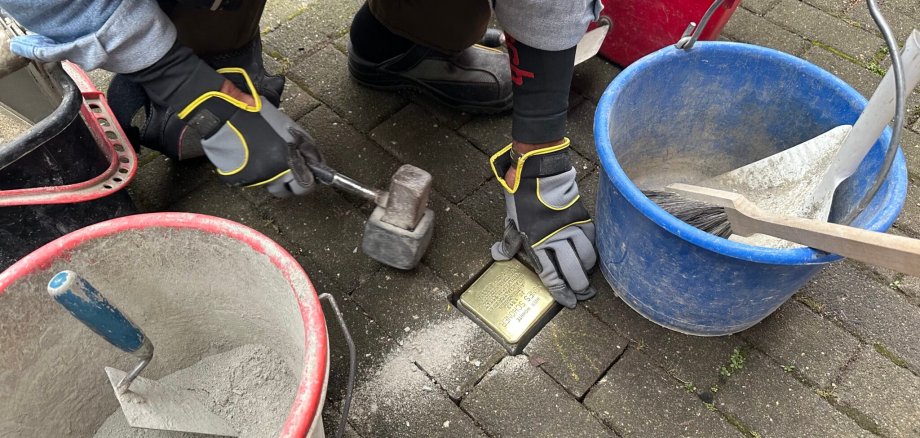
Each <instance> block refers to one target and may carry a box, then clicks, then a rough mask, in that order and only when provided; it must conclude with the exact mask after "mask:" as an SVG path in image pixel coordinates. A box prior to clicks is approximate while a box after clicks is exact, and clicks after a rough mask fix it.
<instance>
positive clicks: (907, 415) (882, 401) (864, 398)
mask: <svg viewBox="0 0 920 438" xmlns="http://www.w3.org/2000/svg"><path fill="white" fill-rule="evenodd" d="M835 394H836V396H837V399H838V401H839V402H840V403H841V404H843V405H844V406H846V407H847V408H849V409H855V410H856V411H858V412H860V413H861V414H863V415H864V416H865V417H864V418H865V421H866V423H868V427H869V428H870V430H873V431H875V432H878V433H880V434H881V435H882V436H898V437H907V436H918V435H920V404H918V403H917V399H918V398H920V377H917V376H916V375H914V374H912V373H911V372H910V371H908V370H905V369H904V368H901V367H899V366H897V365H895V364H893V363H891V361H890V360H888V359H886V358H884V357H882V356H881V355H879V354H878V353H877V352H876V351H875V349H873V348H864V349H863V351H862V352H861V353H860V355H859V357H858V358H857V359H856V362H854V363H853V364H851V365H850V366H849V367H847V370H846V374H844V375H843V378H842V379H841V383H840V386H839V387H838V388H837V391H835Z"/></svg>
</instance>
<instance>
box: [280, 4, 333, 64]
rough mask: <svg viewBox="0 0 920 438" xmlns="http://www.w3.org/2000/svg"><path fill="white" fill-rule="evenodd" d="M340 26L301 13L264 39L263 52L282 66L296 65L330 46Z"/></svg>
mask: <svg viewBox="0 0 920 438" xmlns="http://www.w3.org/2000/svg"><path fill="white" fill-rule="evenodd" d="M338 29H339V26H337V25H334V24H331V23H323V22H321V21H317V20H316V19H315V18H314V17H313V16H312V15H311V14H307V13H301V14H299V15H297V16H296V17H294V18H293V19H291V20H288V21H286V22H285V23H284V24H281V25H280V26H278V27H277V28H275V29H273V30H272V31H271V32H269V33H267V34H265V35H264V36H263V37H262V43H263V44H262V45H263V51H265V52H266V53H268V54H269V55H271V57H272V58H275V59H277V60H278V61H279V62H281V63H282V64H289V63H295V62H297V61H299V60H301V59H302V58H304V57H306V56H309V55H312V54H313V53H315V52H316V51H317V50H319V49H320V48H322V47H323V46H324V45H325V44H328V43H329V41H330V40H331V38H332V37H333V36H334V35H336V34H337V32H338Z"/></svg>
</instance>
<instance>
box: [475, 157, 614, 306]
mask: <svg viewBox="0 0 920 438" xmlns="http://www.w3.org/2000/svg"><path fill="white" fill-rule="evenodd" d="M568 147H569V139H565V140H564V142H563V143H562V144H561V145H558V146H553V147H549V148H545V149H538V150H535V151H532V152H528V153H525V154H521V155H520V156H518V155H517V153H514V154H513V155H512V148H511V145H508V146H507V147H505V148H504V149H502V150H500V151H499V152H498V153H496V154H495V155H493V156H492V158H491V160H490V162H491V164H492V172H493V173H494V174H495V178H496V179H498V182H499V184H501V186H502V188H503V189H504V194H505V210H506V218H505V232H504V236H503V238H502V240H501V241H499V242H496V243H495V244H494V245H492V258H493V259H495V260H499V261H501V260H509V259H511V258H512V257H514V255H515V254H517V253H518V252H519V251H522V252H523V254H524V259H525V261H526V262H527V263H528V264H529V265H530V266H531V268H532V269H533V270H534V271H535V272H536V273H537V274H538V275H539V276H540V280H542V281H543V284H544V285H545V286H546V288H547V289H548V290H549V292H550V294H552V296H553V298H555V299H556V301H557V302H559V303H560V304H562V305H563V306H566V307H568V308H574V307H575V304H576V302H578V301H581V300H586V299H589V298H591V297H593V296H594V293H595V292H594V289H593V288H592V287H591V285H590V283H589V281H588V274H587V273H588V272H589V271H590V270H591V269H593V268H594V265H595V263H596V262H597V252H596V250H595V248H594V223H593V222H592V221H591V216H590V215H588V211H587V210H586V209H585V207H584V205H583V204H582V203H581V200H580V195H579V193H578V184H577V183H576V182H575V168H573V167H572V164H571V163H570V161H569V152H568ZM512 166H514V167H515V168H516V173H517V175H516V178H515V180H514V185H513V186H511V187H509V186H508V184H507V183H506V181H505V173H506V172H507V171H508V169H510V168H511V167H512Z"/></svg>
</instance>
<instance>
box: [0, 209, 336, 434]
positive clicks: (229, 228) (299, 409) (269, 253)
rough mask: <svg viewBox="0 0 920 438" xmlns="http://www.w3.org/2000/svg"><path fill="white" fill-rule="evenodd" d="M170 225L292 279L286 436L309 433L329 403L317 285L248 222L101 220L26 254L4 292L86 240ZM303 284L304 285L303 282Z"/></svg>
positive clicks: (154, 217)
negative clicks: (246, 254)
mask: <svg viewBox="0 0 920 438" xmlns="http://www.w3.org/2000/svg"><path fill="white" fill-rule="evenodd" d="M151 228H170V229H187V230H197V231H203V232H207V233H211V234H215V235H219V236H223V237H228V238H231V239H235V240H237V241H240V242H242V243H244V244H246V245H248V246H249V247H250V248H252V249H253V250H254V251H256V252H258V253H260V254H262V255H265V256H266V257H268V258H269V260H270V261H271V263H272V264H273V265H274V266H275V267H276V268H278V270H279V272H280V273H281V274H282V276H283V277H284V278H285V280H287V282H288V284H289V285H290V287H291V292H292V293H293V294H294V299H295V300H297V305H298V307H299V309H300V314H301V317H302V318H303V324H304V326H303V329H304V339H305V343H304V357H303V359H304V367H303V370H302V371H301V376H300V383H299V386H298V388H297V394H296V395H295V397H294V401H293V404H292V405H291V410H290V411H289V413H288V417H287V419H286V420H285V423H284V426H283V428H282V429H281V435H280V436H281V437H303V436H306V434H307V432H308V431H309V430H310V429H311V427H312V426H313V423H314V422H315V421H321V420H320V419H319V415H317V413H318V412H319V410H320V407H321V406H322V403H323V393H324V392H325V385H326V379H327V377H328V358H329V348H328V334H327V332H326V322H325V317H324V316H323V311H322V306H321V305H320V302H319V298H318V296H317V294H316V289H315V288H314V286H313V283H312V282H311V281H310V277H309V276H307V274H306V272H305V271H304V270H303V267H301V266H300V264H299V263H298V262H297V260H296V259H294V257H293V256H292V255H291V254H290V253H289V252H288V251H287V250H285V249H284V248H283V247H281V245H279V244H278V243H277V242H275V241H274V240H272V239H270V238H268V237H267V236H265V235H264V234H262V233H260V232H258V231H256V230H254V229H252V228H250V227H247V226H245V225H243V224H240V223H237V222H234V221H231V220H228V219H223V218H219V217H214V216H209V215H204V214H197V213H174V212H165V213H144V214H136V215H130V216H122V217H119V218H115V219H111V220H107V221H104V222H99V223H96V224H93V225H90V226H87V227H84V228H81V229H78V230H76V231H73V232H70V233H68V234H65V235H64V236H61V237H59V238H57V239H55V240H53V241H52V242H50V243H48V244H46V245H44V246H42V247H41V248H38V249H36V250H35V251H33V252H32V253H30V254H29V255H27V256H25V257H23V258H22V259H20V260H19V261H17V262H16V263H14V264H13V265H12V266H10V267H9V268H7V269H6V270H5V271H3V272H2V273H0V295H3V293H4V292H5V291H6V289H7V288H8V287H9V286H10V285H12V284H13V283H15V282H16V281H18V280H20V279H22V278H24V277H26V276H28V275H30V274H32V273H33V272H35V271H37V270H41V269H46V268H48V267H50V266H51V264H52V263H53V262H54V261H55V260H57V259H59V258H61V257H66V255H67V253H68V252H70V251H71V250H73V249H75V248H77V247H79V246H81V245H82V244H84V243H86V242H89V241H92V240H95V239H99V238H103V237H108V236H112V235H115V234H118V233H121V232H125V231H136V230H144V229H151ZM298 283H300V284H303V285H304V286H303V287H300V286H297V284H298Z"/></svg>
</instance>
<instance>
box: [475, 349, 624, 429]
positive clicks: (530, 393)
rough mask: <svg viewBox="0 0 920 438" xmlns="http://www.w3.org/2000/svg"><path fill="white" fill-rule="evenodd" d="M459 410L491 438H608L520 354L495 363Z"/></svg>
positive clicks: (559, 388)
mask: <svg viewBox="0 0 920 438" xmlns="http://www.w3.org/2000/svg"><path fill="white" fill-rule="evenodd" d="M460 407H462V408H463V409H464V410H465V411H466V412H469V414H470V415H472V416H473V418H475V419H476V421H477V422H478V423H479V424H481V425H482V427H483V428H484V429H485V430H486V432H488V433H489V435H490V436H494V437H500V436H540V437H569V436H572V434H573V431H578V432H577V434H578V436H582V437H594V436H603V437H607V436H613V433H612V432H611V431H610V430H608V429H607V428H606V427H604V425H603V424H601V423H600V422H599V421H598V420H597V419H596V418H594V416H592V415H591V413H589V412H588V411H587V410H586V409H585V407H584V406H582V405H581V404H579V403H578V402H577V401H576V400H575V399H573V398H571V396H569V395H568V394H566V393H565V391H564V390H563V389H562V388H561V387H560V386H559V385H557V384H556V383H555V382H553V380H552V379H550V378H549V376H547V375H546V374H544V373H543V372H542V371H540V370H539V369H538V368H536V367H534V366H533V365H531V364H530V361H529V360H528V359H527V357H526V356H524V355H518V356H513V357H512V356H508V357H506V358H504V359H503V360H502V361H501V362H499V364H498V365H496V366H495V368H493V369H492V370H491V371H489V373H488V374H486V376H485V377H484V378H483V379H482V382H480V383H479V384H478V385H476V388H474V389H473V391H472V392H470V394H469V395H468V396H467V397H466V398H464V399H463V401H462V402H461V403H460ZM499 407H500V408H499Z"/></svg>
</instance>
